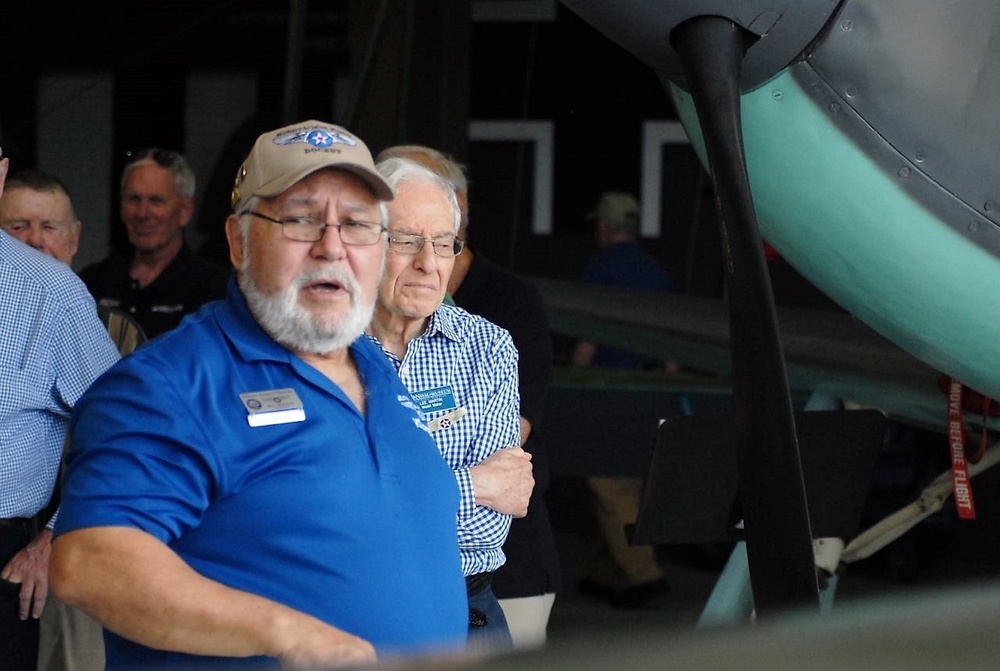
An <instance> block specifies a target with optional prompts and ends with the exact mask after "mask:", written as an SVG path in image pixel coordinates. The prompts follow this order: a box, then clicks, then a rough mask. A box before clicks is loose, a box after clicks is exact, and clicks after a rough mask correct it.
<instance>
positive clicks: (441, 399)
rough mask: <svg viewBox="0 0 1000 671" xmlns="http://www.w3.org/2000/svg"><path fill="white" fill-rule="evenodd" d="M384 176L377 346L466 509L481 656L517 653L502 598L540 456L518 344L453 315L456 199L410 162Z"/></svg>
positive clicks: (390, 164) (374, 328)
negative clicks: (510, 547) (390, 195)
mask: <svg viewBox="0 0 1000 671" xmlns="http://www.w3.org/2000/svg"><path fill="white" fill-rule="evenodd" d="M377 167H378V169H379V171H380V172H381V173H382V175H383V176H384V177H385V178H386V181H388V183H389V184H390V185H391V186H392V187H393V188H394V190H395V191H396V197H395V199H393V201H392V202H391V203H390V204H389V206H388V209H389V251H388V253H387V255H386V263H385V273H384V274H383V277H382V282H381V285H380V289H379V298H378V303H377V304H376V306H375V316H374V318H373V319H372V322H371V325H370V326H369V327H368V332H369V335H370V336H371V337H372V339H373V340H374V341H375V342H377V343H378V344H379V345H380V346H381V348H382V350H383V352H384V353H385V355H386V356H387V357H388V358H389V360H390V361H391V362H392V364H393V366H394V367H395V369H396V371H397V372H398V373H399V376H400V378H401V379H402V380H403V382H404V384H406V387H407V389H409V390H410V393H411V394H412V395H413V398H414V400H415V401H416V403H417V405H418V407H419V408H420V412H421V414H422V415H423V417H424V419H425V420H426V422H427V426H428V428H429V429H430V431H431V435H433V436H434V439H435V441H436V442H437V445H438V450H439V451H440V452H441V454H442V456H443V457H444V459H445V461H446V462H447V463H448V465H449V466H450V467H451V469H452V470H453V471H454V473H455V478H456V480H457V481H458V484H459V489H460V491H461V493H462V503H461V506H460V508H459V514H458V544H459V550H460V551H461V555H462V570H463V572H464V573H465V579H466V588H467V592H468V597H469V649H470V651H472V652H474V653H476V654H482V653H490V654H494V653H500V652H507V651H509V650H511V648H512V642H511V636H510V632H509V628H508V625H507V620H506V618H505V616H504V613H503V610H502V609H501V608H500V604H499V602H498V601H497V598H496V596H495V595H494V593H493V590H492V587H491V579H492V575H493V573H494V572H495V571H496V570H497V569H498V568H499V567H500V566H502V565H503V563H504V560H505V556H504V552H503V549H502V548H503V544H504V541H505V540H506V538H507V534H508V532H509V530H510V524H511V519H512V517H513V516H517V517H523V516H524V515H525V514H526V513H527V508H528V499H529V498H530V496H531V490H532V487H533V486H534V479H533V477H532V473H531V455H530V454H528V453H527V452H525V451H524V450H523V449H521V447H520V444H521V440H520V397H519V392H518V375H517V358H518V354H517V349H516V348H515V347H514V342H513V340H512V339H511V336H510V334H509V333H508V332H507V331H506V330H504V329H502V328H500V327H499V326H496V325H495V324H493V323H492V322H489V321H487V320H486V319H484V318H483V317H480V316H478V315H473V314H471V313H469V312H467V311H465V310H463V309H462V308H459V307H456V306H454V305H448V304H443V301H444V298H445V293H446V290H447V287H448V278H449V277H450V276H451V271H452V269H453V267H454V265H455V257H456V256H457V255H458V254H460V253H461V252H462V250H463V247H464V243H463V242H462V240H459V239H458V238H457V237H456V235H457V233H458V229H459V224H460V220H461V211H460V209H459V204H458V200H457V198H456V194H455V190H454V187H453V186H452V185H451V183H450V182H448V181H446V180H444V179H443V178H441V177H440V176H438V175H436V174H435V173H433V172H431V171H429V170H428V169H426V168H425V167H423V166H422V165H420V164H418V163H416V162H415V161H412V160H410V159H403V158H389V159H386V160H384V161H381V162H379V164H378V166H377Z"/></svg>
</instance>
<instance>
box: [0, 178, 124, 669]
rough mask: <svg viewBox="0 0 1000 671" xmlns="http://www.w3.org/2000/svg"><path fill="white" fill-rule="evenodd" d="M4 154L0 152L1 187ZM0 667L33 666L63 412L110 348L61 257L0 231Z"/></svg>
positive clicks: (110, 358) (111, 353)
mask: <svg viewBox="0 0 1000 671" xmlns="http://www.w3.org/2000/svg"><path fill="white" fill-rule="evenodd" d="M7 167H8V159H6V158H3V159H0V195H2V194H3V185H4V182H5V178H6V176H7ZM0 304H2V305H3V306H4V307H3V329H2V331H0V669H4V671H35V668H36V666H37V664H38V636H39V628H38V618H39V617H40V616H41V614H42V610H43V608H44V606H45V600H46V597H47V595H48V568H49V553H50V546H51V543H52V523H53V515H52V514H51V512H50V511H49V509H48V504H49V501H50V499H51V498H52V492H53V490H54V487H55V483H56V477H57V475H58V472H59V464H60V460H61V458H62V452H63V445H64V443H65V440H66V429H67V426H68V424H69V417H70V412H71V410H72V408H73V405H74V404H75V403H76V401H77V399H79V398H80V396H81V395H82V394H83V392H84V391H85V390H86V389H87V388H88V387H89V386H90V383H91V382H93V381H94V379H96V378H97V377H98V376H99V375H100V374H101V373H103V372H104V371H105V370H106V369H107V368H109V367H110V366H111V365H112V364H114V363H115V362H116V361H117V360H118V358H119V355H118V349H117V348H116V347H115V344H114V342H112V340H111V337H110V336H109V335H108V332H107V330H106V329H105V328H104V324H103V323H101V320H100V318H99V317H98V316H97V309H96V306H95V304H94V299H93V298H92V297H91V295H90V294H89V293H88V292H87V289H86V287H85V286H84V284H83V282H82V281H80V279H79V278H78V277H77V276H76V275H75V274H74V273H73V271H72V270H71V269H70V268H69V266H67V265H66V264H65V263H63V262H62V261H59V260H57V259H55V258H52V257H50V256H46V255H44V254H42V253H41V252H39V251H37V250H34V249H31V248H30V247H29V246H28V245H25V244H23V243H21V242H19V241H18V240H16V239H15V238H13V237H11V236H10V235H8V234H7V233H6V232H0Z"/></svg>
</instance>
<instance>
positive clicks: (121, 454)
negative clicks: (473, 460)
mask: <svg viewBox="0 0 1000 671" xmlns="http://www.w3.org/2000/svg"><path fill="white" fill-rule="evenodd" d="M391 199H392V191H391V189H390V188H389V187H388V186H387V185H386V183H385V181H384V180H383V179H382V178H381V177H380V176H379V175H378V173H377V172H376V171H375V166H374V163H373V162H372V157H371V154H370V153H369V151H368V148H367V147H366V146H365V144H364V143H363V142H362V141H361V140H360V139H358V138H357V137H355V136H354V135H352V134H351V133H350V132H348V131H347V130H345V129H343V128H341V127H339V126H334V125H331V124H328V123H324V122H319V121H305V122H302V123H300V124H295V125H293V126H288V127H285V128H281V129H278V130H275V131H272V132H269V133H265V134H264V135H262V136H260V137H259V138H258V139H257V141H256V143H255V144H254V146H253V149H252V150H251V152H250V154H249V156H248V157H247V159H246V161H244V163H243V165H242V166H241V168H240V170H239V173H238V175H237V178H236V184H235V186H234V189H233V196H232V203H233V208H234V209H233V214H232V215H230V216H229V217H228V218H227V220H226V235H227V239H228V241H229V246H230V258H231V260H232V262H233V265H234V266H235V267H236V269H237V277H236V280H235V281H233V282H231V283H230V286H229V290H228V294H227V297H226V299H225V300H223V301H215V302H212V303H209V304H207V305H206V306H204V307H203V308H202V309H201V310H199V312H198V313H196V314H195V315H194V316H192V317H191V318H189V319H187V320H185V321H184V322H183V323H182V324H181V325H180V326H178V327H177V328H176V329H174V330H173V331H171V332H169V333H167V334H165V335H164V336H162V337H161V338H159V339H157V340H155V341H152V342H150V343H149V344H147V345H146V346H145V347H143V348H140V349H139V350H138V351H136V352H135V353H133V354H132V355H130V356H129V357H127V358H126V359H124V360H123V361H122V362H121V363H120V364H119V365H118V366H117V367H115V368H114V369H113V370H112V371H111V372H110V373H109V374H108V375H106V376H105V377H103V378H102V379H101V380H100V381H98V382H97V383H96V384H95V385H93V386H92V387H91V389H90V390H89V391H88V393H87V394H85V395H84V397H83V399H82V400H81V402H80V404H79V406H78V409H77V412H76V413H75V415H74V422H73V444H74V448H73V452H72V454H71V458H70V461H69V465H68V468H67V472H66V477H65V484H64V494H63V506H62V509H61V511H60V517H59V520H58V523H57V525H56V538H55V542H54V544H53V553H52V563H51V579H52V584H53V588H54V589H55V591H56V593H57V595H58V596H59V597H60V598H62V599H63V600H65V601H67V602H69V603H71V604H74V605H77V606H79V607H81V608H83V609H84V610H85V611H87V612H89V613H91V614H92V615H94V616H95V617H97V618H98V619H99V620H101V621H102V623H103V624H104V626H105V628H106V629H107V631H108V634H107V636H106V641H107V659H108V668H111V669H113V668H117V667H128V668H153V667H156V668H159V667H161V666H167V665H177V666H180V665H187V666H194V667H196V668H199V669H201V668H208V667H209V666H210V663H211V662H215V663H216V664H218V663H224V664H226V665H227V668H232V667H233V666H234V665H235V663H236V662H237V661H238V660H239V659H240V658H252V659H250V660H246V661H248V662H249V663H252V664H257V665H260V664H274V663H275V660H277V661H279V662H280V663H281V664H282V665H283V666H287V667H293V668H298V667H309V668H312V667H316V668H324V667H330V666H347V665H358V664H364V663H371V662H374V661H375V660H376V658H378V659H379V660H386V659H391V658H392V657H394V656H397V655H403V656H417V655H421V656H422V655H430V654H441V655H444V654H446V653H447V654H451V653H455V652H458V651H461V650H462V649H463V647H464V644H465V639H466V634H467V620H468V608H467V601H466V593H465V581H464V579H463V577H462V569H461V563H460V560H459V553H458V544H457V538H456V535H455V519H456V514H457V511H458V501H459V495H458V487H457V485H456V483H455V478H454V476H453V475H452V472H451V470H450V469H449V468H448V466H447V464H446V463H445V462H444V460H443V459H441V456H440V454H439V453H438V451H437V448H436V447H435V444H434V441H433V439H432V438H431V436H430V435H429V433H428V432H427V429H426V427H425V426H424V424H423V422H422V421H421V419H420V414H419V412H418V410H417V407H416V406H415V405H414V404H413V402H412V400H411V398H410V396H409V394H408V393H407V392H406V390H405V388H404V387H403V385H402V383H401V382H400V381H399V378H398V376H397V375H396V373H395V371H394V370H393V369H392V366H391V365H389V363H388V361H387V360H386V359H385V356H384V355H383V354H382V352H381V351H380V350H379V349H378V348H377V346H375V344H374V343H372V342H371V341H370V340H368V339H367V338H365V337H362V333H363V331H364V328H365V327H366V326H367V325H368V322H369V321H370V319H371V316H372V311H373V307H374V304H375V298H376V295H377V289H378V282H379V276H380V273H381V270H382V265H383V262H384V254H385V246H386V237H385V201H387V200H391ZM213 658H215V659H213ZM218 658H223V659H218ZM269 658H270V661H268V660H269ZM255 668H256V667H255Z"/></svg>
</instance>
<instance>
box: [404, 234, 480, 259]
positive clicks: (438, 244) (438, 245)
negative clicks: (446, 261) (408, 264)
mask: <svg viewBox="0 0 1000 671" xmlns="http://www.w3.org/2000/svg"><path fill="white" fill-rule="evenodd" d="M427 242H429V243H431V249H433V250H434V253H435V254H436V255H438V256H444V257H452V256H458V255H459V254H461V253H462V250H463V249H465V241H464V240H459V239H458V238H453V237H451V236H445V237H443V238H421V237H420V236H419V235H393V234H391V233H390V234H389V249H391V250H392V251H394V252H396V253H397V254H419V253H420V250H421V249H423V248H424V244H425V243H427Z"/></svg>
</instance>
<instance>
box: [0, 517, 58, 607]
mask: <svg viewBox="0 0 1000 671" xmlns="http://www.w3.org/2000/svg"><path fill="white" fill-rule="evenodd" d="M51 551H52V530H51V529H43V530H42V533H40V534H38V538H36V539H35V540H33V541H31V542H30V543H28V545H27V546H25V548H24V549H23V550H21V551H20V552H18V553H17V554H16V555H14V556H13V557H12V558H11V560H10V561H9V562H7V565H6V566H4V567H3V571H0V578H3V579H4V580H6V581H8V582H18V583H21V596H20V601H21V607H20V610H19V615H20V617H21V619H22V620H27V619H28V616H29V615H30V616H31V617H33V618H35V619H36V620H37V619H38V618H40V617H41V616H42V609H43V608H45V599H46V598H47V597H48V595H49V555H50V553H51Z"/></svg>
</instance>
